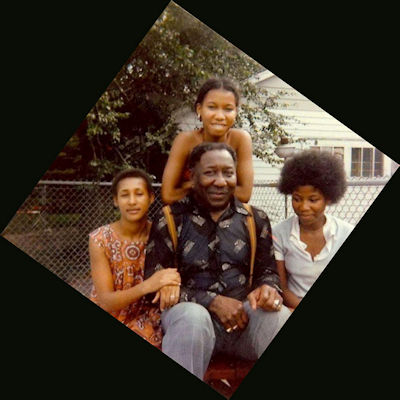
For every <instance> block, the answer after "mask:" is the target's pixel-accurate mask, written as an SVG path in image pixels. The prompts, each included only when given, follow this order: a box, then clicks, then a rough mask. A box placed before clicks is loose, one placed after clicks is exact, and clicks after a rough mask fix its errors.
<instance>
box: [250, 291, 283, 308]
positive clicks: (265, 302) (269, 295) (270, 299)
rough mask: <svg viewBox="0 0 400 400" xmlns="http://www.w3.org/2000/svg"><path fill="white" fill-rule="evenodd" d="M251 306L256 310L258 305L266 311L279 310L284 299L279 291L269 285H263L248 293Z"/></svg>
mask: <svg viewBox="0 0 400 400" xmlns="http://www.w3.org/2000/svg"><path fill="white" fill-rule="evenodd" d="M247 299H248V300H249V303H250V307H251V308H252V309H253V310H256V309H257V307H260V308H262V309H263V310H264V311H279V310H280V309H281V307H282V302H283V299H282V297H281V296H280V295H279V293H278V291H277V290H276V289H275V288H273V287H271V286H268V285H262V286H260V287H258V288H256V289H254V290H253V291H252V292H251V293H249V294H248V296H247Z"/></svg>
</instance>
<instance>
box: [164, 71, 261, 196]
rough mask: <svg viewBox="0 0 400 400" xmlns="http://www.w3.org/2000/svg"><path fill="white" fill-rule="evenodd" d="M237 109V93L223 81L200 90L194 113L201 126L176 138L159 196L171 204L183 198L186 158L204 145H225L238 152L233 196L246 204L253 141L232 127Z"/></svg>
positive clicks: (250, 185) (214, 81)
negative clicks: (208, 143) (195, 148)
mask: <svg viewBox="0 0 400 400" xmlns="http://www.w3.org/2000/svg"><path fill="white" fill-rule="evenodd" d="M238 107H239V93H238V90H237V89H236V87H235V86H234V85H233V83H232V82H231V81H229V80H228V79H226V78H220V79H217V78H212V79H209V80H207V81H206V82H205V83H204V84H203V86H202V87H201V88H200V90H199V93H198V96H197V100H196V102H195V110H196V113H197V116H198V118H199V119H200V121H202V123H203V126H202V128H200V129H195V130H193V131H188V132H181V133H179V134H178V136H177V137H176V138H175V140H174V142H173V144H172V147H171V152H170V154H169V158H168V161H167V164H166V166H165V169H164V174H163V178H162V187H161V196H162V199H163V201H164V203H167V204H170V203H173V202H175V201H177V200H180V199H182V198H183V197H185V196H186V195H187V194H188V192H189V191H190V189H191V187H192V184H191V182H190V181H189V178H188V169H187V165H186V163H187V159H188V156H189V154H190V152H191V151H192V149H193V148H194V147H195V146H197V145H198V144H200V143H203V142H224V143H227V144H228V145H230V146H231V147H232V148H233V149H234V150H235V151H236V153H237V159H238V164H237V180H238V182H237V188H236V191H235V195H236V197H237V198H238V199H239V200H240V201H242V202H244V203H247V202H248V201H249V200H250V197H251V191H252V188H253V178H254V176H253V175H254V173H253V159H252V141H251V136H250V134H249V133H248V132H246V131H244V130H242V129H236V128H233V124H234V123H235V119H236V116H237V113H238Z"/></svg>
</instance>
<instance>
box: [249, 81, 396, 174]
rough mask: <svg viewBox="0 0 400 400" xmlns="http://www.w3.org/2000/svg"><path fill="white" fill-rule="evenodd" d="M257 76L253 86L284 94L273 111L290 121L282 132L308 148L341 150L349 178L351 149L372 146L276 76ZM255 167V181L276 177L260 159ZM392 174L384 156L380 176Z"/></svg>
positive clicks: (269, 167) (275, 169)
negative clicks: (303, 140) (305, 141)
mask: <svg viewBox="0 0 400 400" xmlns="http://www.w3.org/2000/svg"><path fill="white" fill-rule="evenodd" d="M259 76H260V78H261V79H259V80H257V79H254V83H255V84H256V85H257V86H259V87H262V88H265V89H267V90H268V91H269V92H270V93H271V94H276V93H278V92H280V91H285V92H286V93H284V94H283V95H281V96H280V97H279V99H278V104H279V105H280V106H279V107H278V108H277V109H276V110H275V111H274V112H276V113H279V114H282V115H284V116H289V117H293V118H294V120H293V121H290V123H288V124H287V125H286V126H285V129H286V131H287V132H289V133H291V134H292V135H293V137H294V138H296V139H305V140H307V144H308V145H310V146H329V147H344V163H345V170H346V173H347V175H348V176H350V171H351V148H352V147H361V148H371V147H373V146H372V145H371V144H370V143H368V142H367V141H365V140H364V139H363V138H362V137H361V136H359V135H357V134H356V133H355V132H353V131H352V130H351V129H349V128H348V127H346V126H345V125H344V124H342V123H341V122H340V121H338V120H337V119H336V118H334V117H333V116H331V115H330V114H329V113H327V112H326V111H324V110H323V109H321V108H320V107H319V106H317V105H316V104H315V103H313V102H312V101H310V100H309V99H307V98H306V97H305V96H303V95H302V94H301V93H299V92H298V91H296V90H295V89H293V88H292V87H291V86H289V85H288V84H286V83H285V82H284V81H282V80H281V79H280V78H278V77H277V76H275V75H273V74H272V73H267V74H265V73H261V74H260V75H259ZM255 165H256V168H255V171H256V173H255V180H256V181H259V180H264V178H265V177H272V176H276V175H277V171H279V169H277V168H274V167H272V166H270V165H269V164H267V163H264V162H263V161H261V160H256V159H255ZM392 172H393V169H392V162H391V159H390V158H388V157H387V156H386V155H384V175H385V176H390V175H392Z"/></svg>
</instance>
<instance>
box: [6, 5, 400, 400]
mask: <svg viewBox="0 0 400 400" xmlns="http://www.w3.org/2000/svg"><path fill="white" fill-rule="evenodd" d="M132 51H133V53H132V54H131V55H130V57H129V58H128V60H127V61H126V63H125V64H124V65H123V66H122V67H121V69H120V71H119V73H118V74H117V76H116V77H115V78H114V79H113V80H112V81H111V82H110V84H109V85H108V87H107V89H106V90H105V92H104V93H103V94H102V95H101V97H100V98H99V99H98V101H97V102H96V103H95V104H94V105H93V107H92V109H91V110H90V112H89V113H88V114H87V115H86V117H85V119H84V120H83V121H82V123H81V124H80V126H79V127H78V129H77V130H76V132H71V135H72V136H71V138H70V140H69V141H68V143H67V144H66V145H65V147H64V148H63V149H62V150H61V151H60V153H59V154H58V156H57V158H56V159H55V160H54V162H53V163H52V164H51V165H50V167H49V168H48V170H47V171H46V173H45V174H44V175H43V176H42V177H41V178H40V180H39V181H38V183H37V185H36V186H35V187H34V189H33V191H32V193H31V194H30V195H29V196H28V198H27V199H26V200H25V201H24V202H23V204H22V205H21V206H20V207H19V209H18V211H17V213H16V214H15V216H14V217H13V218H12V219H11V220H10V222H9V223H8V225H7V227H6V228H5V229H4V231H3V232H2V236H3V237H4V238H6V239H7V240H8V241H9V242H11V243H13V244H14V245H15V246H16V247H18V248H19V249H21V250H22V251H24V252H25V253H26V254H28V255H29V256H30V257H32V258H33V259H34V260H36V261H37V262H38V263H40V264H41V265H43V266H44V267H45V268H47V269H48V270H50V271H51V272H53V273H54V274H55V275H57V276H58V277H59V278H60V279H61V280H63V281H64V282H66V283H67V284H69V285H70V286H72V287H73V288H74V289H76V290H77V291H78V292H80V293H81V294H82V295H84V296H85V297H86V298H87V299H88V301H93V302H95V303H96V304H97V305H98V306H99V307H101V308H102V309H103V310H104V311H105V312H107V313H110V314H111V315H112V316H114V317H115V318H116V319H118V320H119V321H120V322H121V323H123V324H124V325H126V326H127V327H128V328H130V329H131V330H132V332H134V333H135V334H137V335H140V336H141V337H142V338H143V339H144V340H146V341H147V342H149V343H150V344H152V345H153V346H155V347H156V348H158V349H159V350H160V351H161V352H162V353H164V354H166V355H167V356H168V357H170V358H171V362H172V360H173V361H174V362H176V363H178V364H180V365H181V366H182V367H183V368H185V369H186V370H188V371H189V372H191V373H192V374H193V375H195V376H196V377H197V378H199V379H200V380H202V381H203V382H205V383H206V384H208V385H210V386H211V387H212V388H214V389H215V390H216V391H217V392H219V393H220V394H222V395H223V396H225V397H227V398H229V397H231V396H232V395H233V393H234V392H235V391H236V389H237V388H238V387H239V385H240V384H241V382H242V381H243V379H244V378H245V377H246V375H247V374H248V372H249V371H250V370H251V368H252V367H253V366H254V364H255V363H256V362H257V360H258V359H259V358H260V357H261V355H262V354H263V353H264V351H265V350H266V348H267V347H268V345H269V344H270V343H271V342H272V340H274V338H275V337H276V335H277V334H278V332H279V330H280V329H281V328H282V326H283V325H284V324H285V322H286V321H287V320H288V318H290V316H291V315H292V313H294V312H295V310H296V308H297V306H298V305H299V303H300V302H301V301H302V299H303V298H304V297H305V296H306V295H307V293H308V292H309V291H310V290H311V289H312V286H313V284H314V283H315V281H316V280H317V279H318V277H319V276H320V274H321V273H322V272H323V271H324V269H325V268H326V267H327V265H328V264H329V262H330V260H331V259H332V258H333V257H334V255H335V254H336V252H337V251H339V249H340V247H341V245H342V244H343V243H344V242H345V240H346V239H347V238H348V236H349V235H350V234H351V232H352V230H353V229H354V228H355V227H356V225H357V223H358V222H359V221H360V220H361V218H362V217H363V215H364V214H365V213H366V211H367V210H368V209H369V207H370V206H371V205H372V203H373V202H374V201H375V199H376V198H377V196H378V195H379V193H380V192H381V190H382V189H383V188H384V186H385V185H386V183H387V182H388V181H389V180H390V178H391V176H392V175H393V174H394V172H395V171H396V169H397V168H398V164H397V163H396V162H394V161H393V160H391V159H390V158H389V157H388V156H386V155H385V154H384V153H382V152H381V151H380V150H379V149H377V148H375V147H374V146H373V145H372V144H370V143H368V142H367V141H366V140H364V139H363V138H362V137H360V136H358V135H357V133H355V132H353V131H352V130H350V129H349V128H348V127H346V126H345V125H344V124H342V123H341V122H340V121H338V120H337V119H335V118H334V117H332V116H331V115H330V114H329V113H328V112H327V111H326V110H323V109H321V108H320V107H319V106H318V105H316V104H315V103H313V102H312V101H310V100H309V99H308V98H306V97H305V96H303V95H302V94H301V93H299V92H298V91H297V90H296V89H295V88H293V87H291V86H290V85H288V84H287V83H286V82H284V81H283V80H282V79H280V78H279V77H278V75H276V74H275V73H274V72H272V71H270V70H269V69H268V66H263V65H260V64H259V63H258V62H257V61H256V60H254V59H252V58H251V57H249V56H248V55H246V54H245V53H244V52H243V51H241V50H240V49H238V48H237V47H236V46H235V45H234V44H232V43H230V42H229V41H227V40H226V39H225V38H223V37H221V36H220V35H219V34H217V33H216V32H214V31H213V30H212V29H210V28H209V27H208V26H206V25H205V24H204V23H202V22H201V21H200V20H199V19H197V18H196V17H195V16H193V15H191V14H189V13H188V12H186V11H185V10H184V9H183V8H182V7H180V6H179V5H177V4H176V3H174V2H171V3H169V5H168V6H167V7H166V8H165V10H164V11H163V12H162V14H161V15H160V17H159V18H158V19H157V20H156V21H155V23H154V25H153V26H152V27H151V29H150V30H149V32H148V33H147V34H146V36H145V37H144V38H143V40H142V41H141V42H140V44H139V45H138V47H137V48H136V49H132ZM276 72H277V73H278V74H279V71H276ZM144 343H145V342H144Z"/></svg>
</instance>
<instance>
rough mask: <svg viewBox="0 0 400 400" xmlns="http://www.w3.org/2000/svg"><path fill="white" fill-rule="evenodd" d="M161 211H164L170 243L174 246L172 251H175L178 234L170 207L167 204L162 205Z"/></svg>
mask: <svg viewBox="0 0 400 400" xmlns="http://www.w3.org/2000/svg"><path fill="white" fill-rule="evenodd" d="M163 212H164V216H165V220H166V222H167V226H168V231H169V235H170V236H171V240H172V245H173V246H174V251H176V249H177V247H178V236H177V233H176V226H175V220H174V217H173V216H172V213H171V207H170V206H168V205H167V206H164V207H163Z"/></svg>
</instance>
